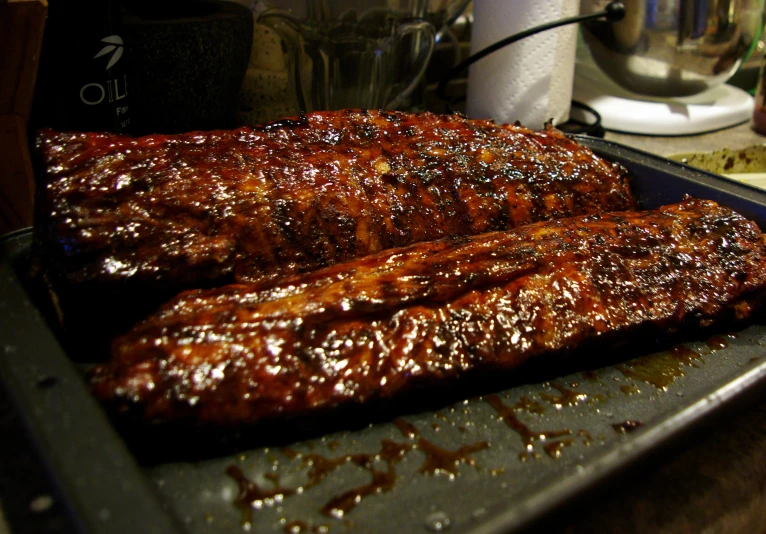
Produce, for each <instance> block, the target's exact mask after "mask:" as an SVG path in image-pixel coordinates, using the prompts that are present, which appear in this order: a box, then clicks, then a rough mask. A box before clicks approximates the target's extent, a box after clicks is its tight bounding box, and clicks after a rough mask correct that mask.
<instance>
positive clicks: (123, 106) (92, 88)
mask: <svg viewBox="0 0 766 534" xmlns="http://www.w3.org/2000/svg"><path fill="white" fill-rule="evenodd" d="M101 43H102V44H103V46H102V48H101V49H100V50H99V51H98V53H96V55H95V56H93V59H95V60H99V61H104V62H105V70H106V71H107V74H109V73H110V72H109V71H112V72H114V73H115V74H116V73H117V72H119V71H117V69H114V67H115V66H116V65H117V63H118V62H119V61H120V58H122V54H123V50H124V47H123V42H122V37H120V36H119V35H109V36H108V37H104V38H103V39H101ZM102 58H103V59H102ZM127 96H128V76H127V74H122V76H119V75H118V76H116V77H114V78H110V79H107V80H105V81H103V82H102V81H91V82H89V83H86V84H84V85H83V86H82V87H81V88H80V101H81V102H82V103H83V104H85V105H86V106H98V105H100V104H103V103H104V102H108V103H111V104H113V103H115V102H118V103H119V104H117V105H113V106H112V107H113V110H114V114H115V117H114V119H115V124H119V128H120V129H125V128H127V127H128V125H129V124H130V117H129V114H128V112H129V106H128V105H127V103H126V102H127V101H126V100H125V99H126V97H127ZM120 101H123V102H120Z"/></svg>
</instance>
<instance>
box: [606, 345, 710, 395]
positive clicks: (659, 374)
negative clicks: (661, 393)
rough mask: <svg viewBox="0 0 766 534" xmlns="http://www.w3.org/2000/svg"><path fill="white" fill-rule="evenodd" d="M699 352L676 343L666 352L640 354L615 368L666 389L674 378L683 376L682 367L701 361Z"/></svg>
mask: <svg viewBox="0 0 766 534" xmlns="http://www.w3.org/2000/svg"><path fill="white" fill-rule="evenodd" d="M701 361H702V360H701V357H700V354H699V353H698V352H696V351H694V350H692V349H690V348H689V347H686V346H685V345H677V346H675V347H673V348H672V349H670V350H669V351H668V352H663V353H659V354H650V355H647V356H641V357H640V358H636V359H635V360H632V361H630V362H627V363H625V364H623V365H618V366H617V369H619V370H620V372H621V373H622V374H623V375H625V376H626V377H628V378H633V379H635V380H640V381H642V382H646V383H647V384H651V385H653V386H654V387H656V388H657V389H660V390H666V389H667V388H668V386H670V384H672V383H673V382H674V381H675V380H676V378H680V377H682V376H684V367H687V366H691V367H696V366H697V362H701Z"/></svg>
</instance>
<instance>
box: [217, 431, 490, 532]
mask: <svg viewBox="0 0 766 534" xmlns="http://www.w3.org/2000/svg"><path fill="white" fill-rule="evenodd" d="M395 424H396V425H397V427H398V428H400V430H402V433H404V434H405V435H406V436H407V437H410V436H412V437H413V438H414V437H417V436H418V433H417V429H416V428H415V427H414V426H412V425H411V424H409V423H407V422H406V421H404V420H400V422H399V423H396V422H395ZM488 447H489V443H488V442H486V441H480V442H477V443H472V444H469V445H464V446H462V447H460V448H459V449H458V450H456V451H449V450H447V449H444V448H442V447H439V446H438V445H435V444H434V443H432V442H430V441H428V440H427V439H424V438H420V439H418V441H417V442H416V443H398V442H396V441H392V440H389V439H384V440H382V441H381V447H380V450H379V451H378V452H377V453H374V454H368V453H354V454H346V455H342V456H337V457H334V458H327V457H325V456H322V455H320V454H316V453H311V454H304V453H299V452H297V451H295V450H293V449H287V448H286V449H283V452H284V453H285V454H287V455H288V456H290V457H291V458H296V457H300V458H301V459H302V461H303V464H304V465H305V466H307V467H308V468H309V469H308V473H307V478H308V480H307V482H306V483H305V484H304V485H303V486H300V487H298V488H284V487H282V486H281V485H280V481H279V475H278V474H276V473H273V472H269V473H267V474H265V475H263V476H264V478H266V479H267V480H269V481H270V482H271V483H272V485H273V486H274V487H273V488H271V489H269V490H266V489H263V488H261V487H260V486H259V485H258V484H257V483H256V482H254V481H252V480H250V479H248V478H247V477H246V476H245V474H244V473H243V472H242V470H241V469H240V468H239V467H237V466H235V465H231V466H229V467H227V468H226V474H227V475H229V476H230V477H231V478H233V479H234V480H235V481H236V482H237V484H238V485H239V493H238V495H237V497H236V499H235V501H234V504H235V505H236V506H237V507H238V508H240V509H241V510H242V513H243V519H242V523H243V525H250V524H251V522H252V511H253V510H259V509H261V508H263V507H267V506H268V507H270V506H274V504H275V503H280V502H282V500H283V499H284V498H286V497H289V496H291V495H294V494H299V493H303V491H304V490H306V489H308V488H311V487H313V486H316V485H318V484H319V483H321V482H322V481H323V480H324V479H325V477H327V475H328V474H329V473H331V472H332V471H334V470H335V469H337V468H338V467H340V466H342V465H345V464H347V463H353V464H356V465H357V466H359V467H361V468H363V469H364V470H366V471H367V472H369V473H370V475H371V480H370V481H369V482H368V483H367V484H363V485H361V486H358V487H355V488H352V489H350V490H348V491H344V492H343V493H340V494H338V495H336V496H335V497H333V498H332V499H330V500H329V501H328V502H327V503H326V504H325V505H324V506H322V508H321V509H320V511H321V512H322V513H323V514H324V515H327V516H331V517H335V518H338V519H340V518H343V517H344V516H345V515H346V514H348V513H349V512H350V511H351V510H353V508H354V507H356V506H357V505H358V504H359V503H360V502H362V500H363V499H364V498H365V497H368V496H370V495H376V494H380V493H385V492H388V491H391V490H392V489H393V488H394V486H395V485H396V471H395V464H396V463H398V462H399V461H401V459H402V458H404V456H405V455H406V454H407V452H408V451H411V450H421V451H423V452H424V453H425V455H426V458H425V460H424V462H423V464H422V466H421V467H420V469H419V472H420V473H425V474H448V475H449V476H450V478H454V477H456V476H457V475H458V467H459V465H460V464H461V463H465V464H468V465H471V466H476V461H475V460H474V459H473V458H472V457H471V456H470V455H471V454H473V453H475V452H477V451H480V450H483V449H486V448H488ZM381 464H382V465H381ZM289 526H290V529H291V530H289V532H304V531H307V530H306V528H304V526H305V524H304V523H301V522H297V521H293V522H291V523H289ZM301 528H303V530H301ZM307 528H308V527H307ZM310 528H311V529H314V528H315V527H310ZM311 531H312V532H318V531H317V530H311Z"/></svg>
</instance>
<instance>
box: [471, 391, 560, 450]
mask: <svg viewBox="0 0 766 534" xmlns="http://www.w3.org/2000/svg"><path fill="white" fill-rule="evenodd" d="M485 399H486V400H487V402H488V403H489V405H490V406H492V407H493V408H494V409H495V410H496V411H497V413H498V414H499V415H500V419H502V421H503V422H504V423H505V424H506V425H508V427H509V428H511V429H513V430H514V431H516V433H517V434H519V436H521V440H522V442H523V443H524V448H525V449H526V450H527V451H528V452H532V451H533V449H534V442H535V441H543V440H546V439H548V438H557V437H561V436H566V435H568V434H571V433H572V431H571V430H551V431H534V430H531V429H530V428H529V427H528V426H527V425H525V424H524V423H522V422H521V421H519V418H518V417H516V413H515V409H516V407H515V406H508V405H506V404H504V403H503V401H502V400H501V399H500V397H498V396H497V395H494V394H493V395H487V396H486V397H485Z"/></svg>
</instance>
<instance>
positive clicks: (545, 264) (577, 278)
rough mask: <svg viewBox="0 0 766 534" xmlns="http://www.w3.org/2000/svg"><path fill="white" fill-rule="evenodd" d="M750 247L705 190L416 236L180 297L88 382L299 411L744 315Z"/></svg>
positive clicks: (210, 420)
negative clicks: (481, 229)
mask: <svg viewBox="0 0 766 534" xmlns="http://www.w3.org/2000/svg"><path fill="white" fill-rule="evenodd" d="M764 252H766V250H765V248H764V238H763V236H762V235H761V233H760V231H759V229H758V228H757V226H756V225H755V224H754V223H752V222H749V221H747V220H745V219H744V218H742V217H741V216H739V215H737V214H736V213H734V212H732V211H731V210H729V209H727V208H723V207H720V206H718V205H717V204H715V203H714V202H711V201H702V200H687V201H685V202H683V203H681V204H678V205H673V206H666V207H662V208H659V209H657V210H654V211H648V212H622V213H612V214H605V215H593V216H585V217H575V218H569V219H561V220H556V221H549V222H541V223H536V224H532V225H528V226H523V227H519V228H516V229H514V230H510V231H505V232H493V233H487V234H483V235H480V236H476V237H460V238H450V239H443V240H440V241H434V242H425V243H419V244H415V245H411V246H409V247H405V248H397V249H392V250H388V251H384V252H381V253H378V254H375V255H371V256H367V257H364V258H359V259H355V260H352V261H349V262H346V263H343V264H338V265H334V266H331V267H327V268H325V269H322V270H319V271H317V272H314V273H309V274H305V275H299V276H295V277H292V278H288V279H285V280H283V281H280V282H278V283H276V284H273V285H271V286H267V285H245V284H237V285H230V286H225V287H221V288H217V289H212V290H200V291H190V292H186V293H182V294H181V295H179V296H178V297H177V298H176V299H174V300H173V301H171V302H169V303H168V304H167V305H165V306H164V307H163V308H162V309H160V310H159V311H158V312H157V313H156V314H155V315H153V316H151V317H149V318H148V319H146V320H145V321H143V322H142V323H140V324H138V325H137V326H136V327H135V328H134V329H133V330H132V331H130V332H129V333H128V334H127V335H125V336H123V337H120V338H118V339H117V340H115V342H114V344H113V350H112V358H113V359H112V361H111V362H109V363H107V364H105V365H102V366H99V367H97V368H95V370H94V371H93V373H92V375H91V379H92V383H93V388H94V391H95V394H96V396H97V397H99V398H100V399H101V400H103V401H105V402H106V403H107V404H108V405H110V406H111V407H112V408H114V409H116V410H117V411H125V410H128V411H131V412H134V411H136V412H138V413H140V414H142V415H143V416H144V417H146V418H147V420H149V421H171V420H178V421H186V422H196V423H202V424H219V425H225V426H229V425H232V426H235V425H242V424H250V423H254V422H257V421H261V420H273V419H279V418H284V417H291V416H297V415H303V416H306V415H311V414H314V413H318V412H321V411H324V410H328V409H332V408H336V407H340V406H344V405H355V404H360V403H366V402H368V401H371V400H374V399H380V398H391V397H395V396H397V395H399V394H401V393H403V392H406V391H408V390H412V389H413V388H418V387H421V386H427V385H429V384H443V383H449V382H450V381H452V380H454V379H456V378H458V377H460V376H462V375H465V374H467V373H472V372H477V371H482V372H489V373H495V372H497V371H506V370H509V369H513V368H515V367H517V366H519V365H520V364H521V363H523V362H525V361H527V360H529V359H530V358H534V357H536V356H538V355H540V354H543V353H550V352H554V353H555V352H559V351H568V350H570V349H575V348H578V347H581V346H583V344H585V343H589V342H591V341H593V340H601V341H603V342H605V343H612V342H617V341H619V343H621V344H624V343H628V342H631V341H632V340H633V341H634V340H636V338H637V337H640V336H644V335H646V334H655V333H656V334H661V333H667V332H674V331H676V330H678V329H681V328H684V327H692V328H693V327H698V326H706V325H709V324H710V323H711V322H712V321H713V320H717V319H723V318H743V317H747V316H748V315H749V314H750V313H751V312H752V310H753V309H754V307H755V306H756V305H758V304H759V303H760V300H761V299H762V295H763V294H764V292H763V288H764V284H766V256H765V255H764Z"/></svg>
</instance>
